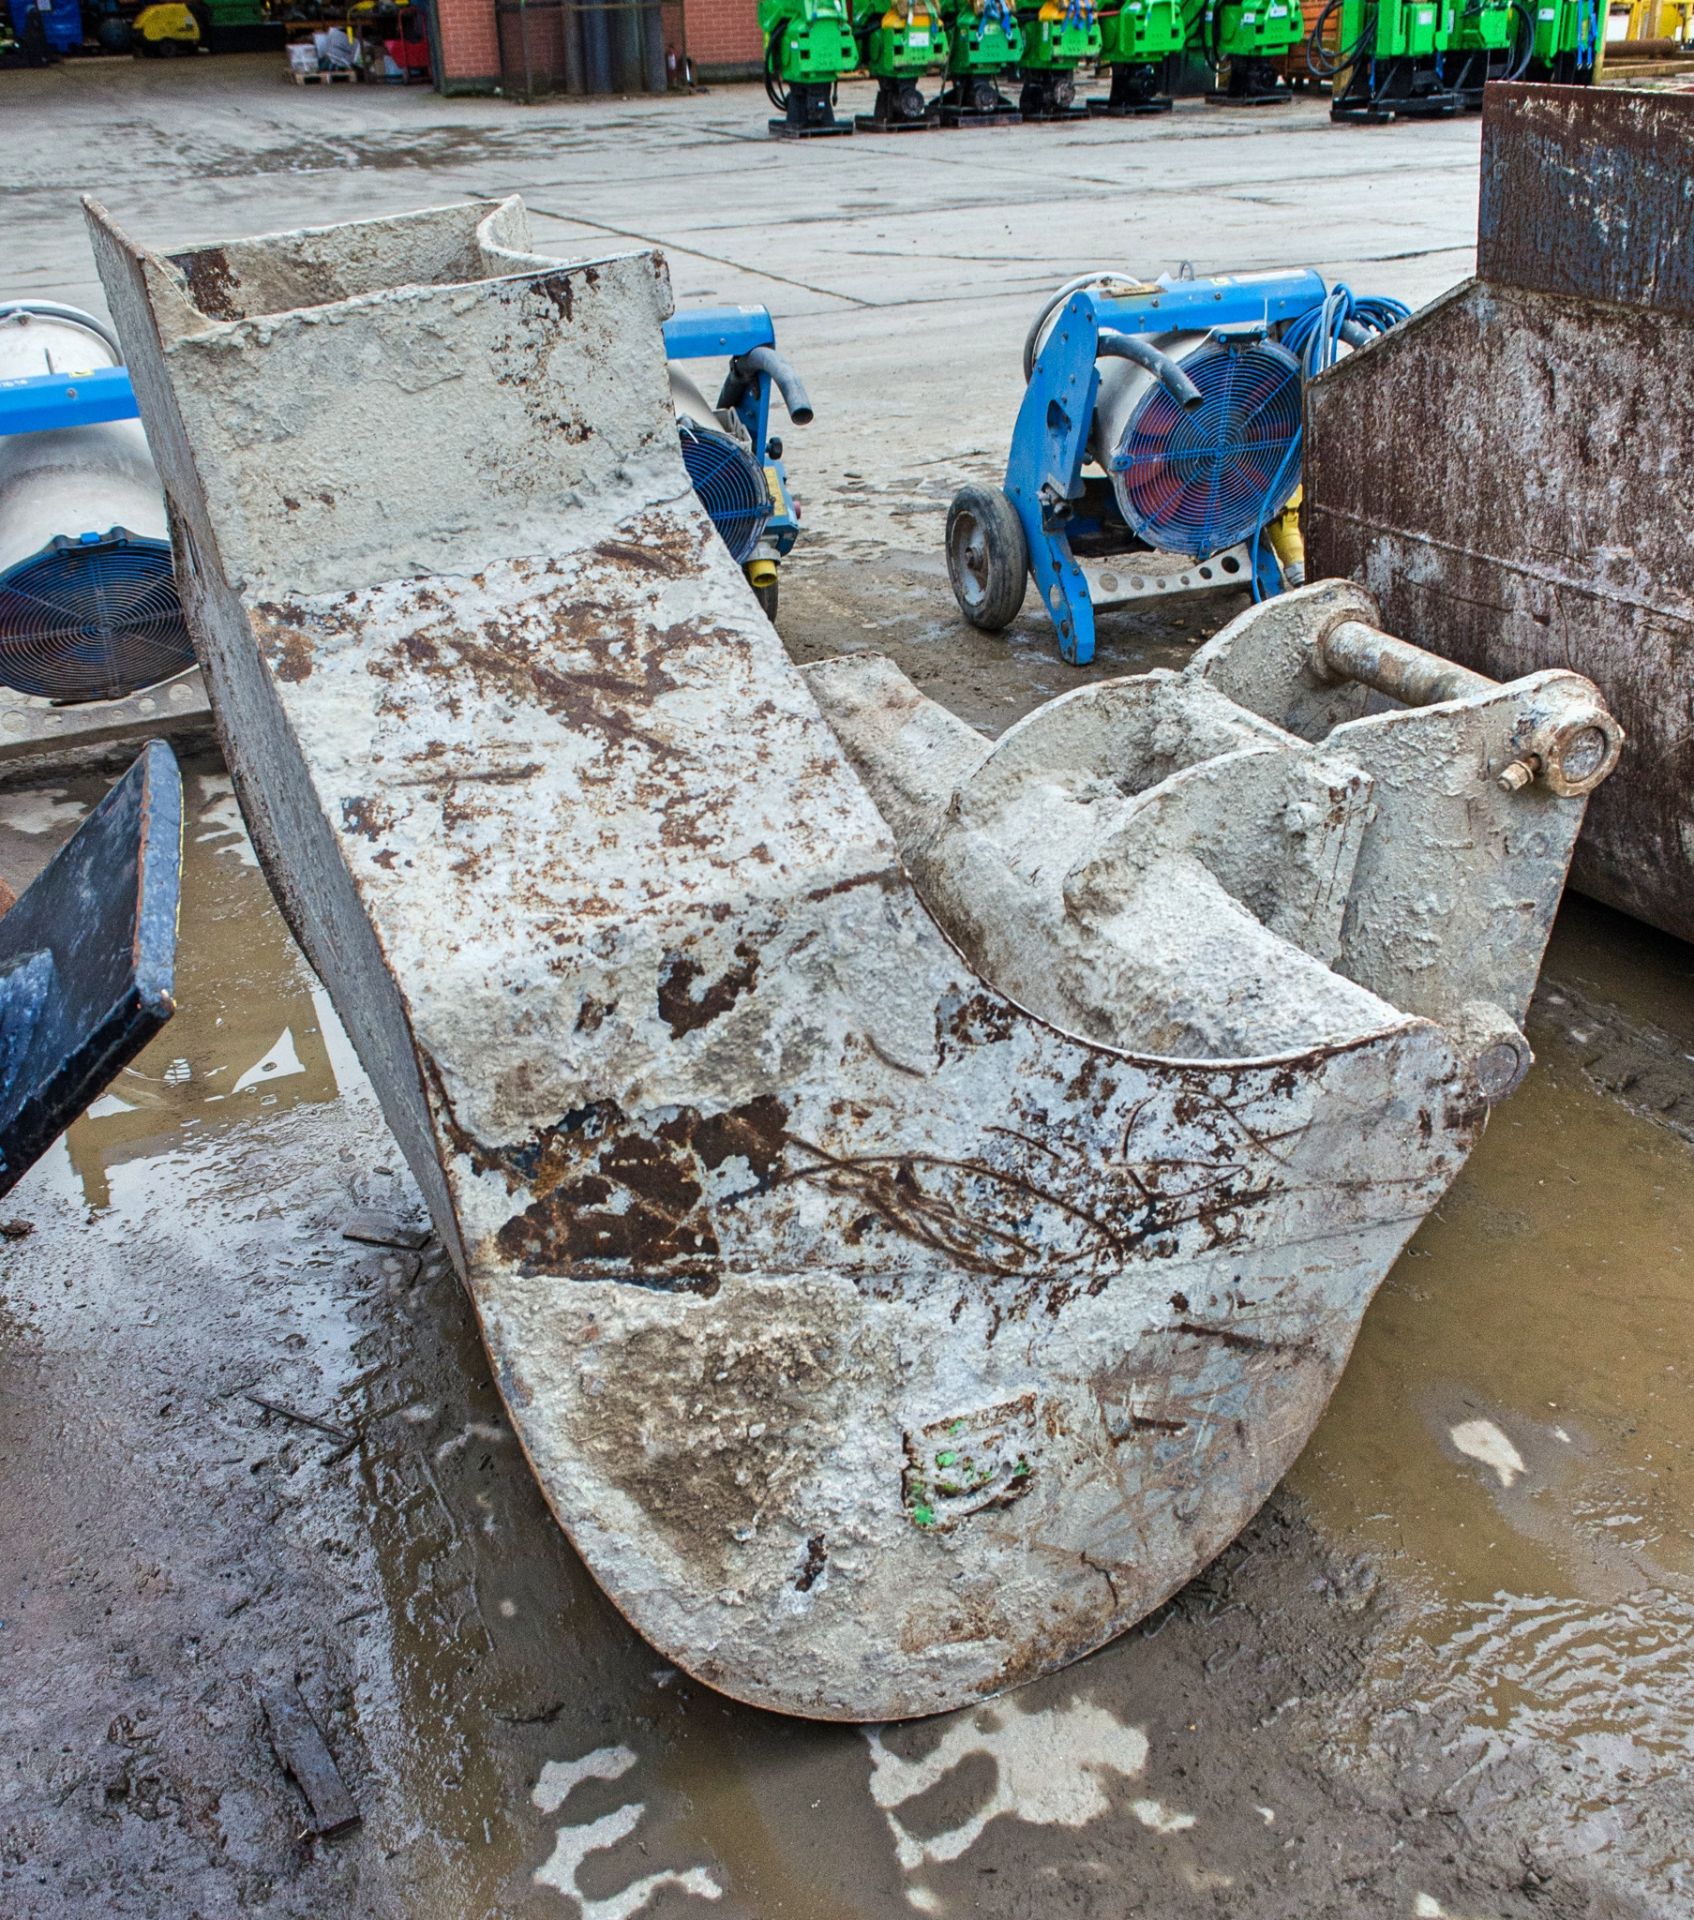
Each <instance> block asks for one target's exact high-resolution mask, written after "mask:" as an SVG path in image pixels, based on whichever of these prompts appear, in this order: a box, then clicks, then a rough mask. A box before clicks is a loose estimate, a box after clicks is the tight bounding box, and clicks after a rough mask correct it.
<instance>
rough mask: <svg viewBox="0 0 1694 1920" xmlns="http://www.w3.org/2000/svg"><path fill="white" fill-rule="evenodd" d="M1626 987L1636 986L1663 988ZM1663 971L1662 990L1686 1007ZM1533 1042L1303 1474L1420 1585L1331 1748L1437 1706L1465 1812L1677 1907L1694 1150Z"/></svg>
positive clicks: (1349, 1530) (1692, 1559) (1458, 1802)
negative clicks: (1512, 1093)
mask: <svg viewBox="0 0 1694 1920" xmlns="http://www.w3.org/2000/svg"><path fill="white" fill-rule="evenodd" d="M1652 938H1653V937H1652V936H1648V939H1649V940H1651V939H1652ZM1620 976H1622V977H1620V979H1619V981H1617V982H1615V983H1614V988H1615V989H1621V991H1618V993H1617V997H1618V998H1619V999H1622V998H1623V997H1625V995H1626V994H1628V993H1630V992H1632V991H1633V992H1638V993H1642V994H1645V992H1646V988H1647V987H1648V986H1649V985H1650V980H1649V979H1645V978H1643V979H1637V980H1636V981H1635V982H1633V983H1630V982H1629V981H1628V980H1627V970H1626V969H1622V968H1620ZM1659 984H1660V993H1659V996H1658V998H1657V1000H1656V1001H1651V1000H1648V1001H1647V1002H1646V1004H1652V1005H1654V1006H1656V1008H1657V1010H1658V1011H1659V1013H1660V1017H1661V1020H1663V1019H1665V1018H1666V1017H1667V1015H1668V1017H1669V1019H1671V1020H1672V1021H1674V1020H1676V1019H1677V1018H1678V1017H1680V1016H1679V1013H1678V1011H1677V998H1676V996H1675V995H1674V994H1672V995H1668V996H1667V995H1666V994H1665V993H1664V992H1663V987H1664V984H1665V983H1664V980H1663V977H1662V976H1661V978H1660V983H1659ZM1532 1038H1533V1039H1534V1040H1535V1043H1536V1045H1537V1049H1538V1051H1539V1052H1540V1053H1541V1055H1542V1060H1541V1064H1539V1065H1538V1066H1537V1067H1536V1068H1535V1069H1534V1071H1533V1072H1532V1073H1531V1075H1530V1078H1529V1080H1528V1081H1527V1082H1526V1084H1525V1085H1524V1087H1523V1089H1522V1090H1521V1091H1520V1092H1519V1094H1518V1095H1517V1096H1516V1097H1515V1098H1514V1099H1513V1100H1512V1101H1510V1102H1508V1103H1507V1104H1506V1105H1505V1106H1504V1107H1502V1108H1501V1109H1500V1110H1499V1111H1498V1112H1497V1113H1496V1114H1495V1115H1494V1117H1493V1119H1492V1121H1491V1123H1490V1125H1489V1129H1488V1132H1487V1134H1486V1135H1485V1137H1484V1139H1483V1140H1482V1142H1481V1144H1480V1145H1479V1147H1478V1148H1477V1150H1476V1153H1475V1154H1474V1155H1473V1157H1472V1159H1471V1161H1470V1164H1469V1165H1468V1166H1467V1168H1466V1169H1465V1171H1464V1173H1463V1174H1462V1175H1461V1176H1460V1178H1459V1180H1458V1182H1457V1183H1456V1185H1455V1187H1454V1189H1453V1191H1452V1192H1451V1193H1450V1194H1449V1195H1448V1197H1447V1199H1446V1200H1445V1201H1444V1202H1443V1204H1442V1206H1441V1207H1440V1208H1439V1209H1438V1210H1437V1212H1436V1213H1435V1214H1434V1215H1433V1216H1432V1217H1431V1218H1430V1219H1429V1220H1428V1221H1426V1223H1425V1224H1424V1226H1423V1228H1422V1229H1421V1230H1420V1231H1419V1233H1418V1234H1417V1235H1416V1236H1415V1237H1414V1239H1413V1241H1412V1243H1411V1245H1410V1246H1409V1248H1408V1249H1407V1252H1406V1255H1405V1256H1404V1258H1403V1259H1402V1260H1401V1261H1400V1263H1399V1265H1398V1266H1397V1267H1396V1268H1395V1270H1394V1272H1393V1273H1392V1274H1391V1276H1390V1277H1389V1279H1388V1281H1387V1283H1386V1285H1385V1286H1384V1287H1383V1289H1382V1291H1381V1293H1380V1294H1379V1295H1378V1297H1377V1299H1376V1301H1375V1303H1374V1304H1373V1306H1372V1307H1371V1310H1370V1312H1369V1313H1368V1314H1367V1316H1366V1319H1365V1323H1364V1327H1363V1329H1362V1331H1361V1334H1360V1337H1359V1342H1358V1346H1357V1348H1356V1349H1355V1352H1354V1355H1353V1358H1352V1360H1351V1362H1350V1363H1349V1366H1348V1368H1347V1371H1346V1373H1345V1374H1344V1376H1343V1378H1342V1381H1341V1384H1340V1387H1339V1389H1338V1390H1337V1392H1336V1395H1335V1397H1334V1399H1333V1401H1332V1402H1331V1404H1330V1407H1329V1410H1328V1412H1327V1413H1326V1415H1325V1417H1324V1419H1323V1421H1322V1422H1321V1423H1320V1425H1319V1427H1318V1429H1317V1432H1316V1434H1315V1435H1314V1436H1313V1440H1312V1443H1311V1445H1310V1446H1309V1447H1308V1449H1307V1451H1306V1453H1305V1455H1304V1456H1303V1457H1302V1459H1301V1460H1300V1462H1299V1463H1298V1465H1297V1466H1296V1468H1295V1471H1294V1473H1293V1475H1292V1476H1291V1484H1292V1486H1293V1487H1294V1488H1295V1490H1296V1491H1298V1492H1299V1493H1300V1494H1302V1495H1303V1496H1304V1498H1305V1499H1306V1501H1307V1502H1308V1503H1309V1505H1310V1507H1311V1509H1312V1510H1313V1511H1314V1512H1315V1513H1316V1514H1317V1516H1318V1517H1319V1519H1320V1521H1321V1522H1322V1524H1323V1525H1324V1526H1325V1527H1326V1528H1328V1529H1332V1530H1333V1531H1334V1533H1335V1534H1336V1535H1337V1536H1338V1537H1340V1538H1342V1539H1345V1540H1350V1541H1354V1542H1359V1543H1363V1544H1364V1545H1365V1546H1366V1547H1367V1548H1368V1549H1369V1550H1370V1551H1371V1552H1372V1554H1373V1556H1375V1557H1378V1558H1380V1560H1381V1561H1382V1562H1383V1563H1385V1565H1386V1566H1387V1568H1388V1569H1389V1574H1390V1584H1391V1586H1393V1587H1394V1588H1396V1589H1397V1590H1398V1591H1399V1593H1400V1596H1401V1599H1402V1602H1403V1604H1402V1608H1401V1624H1400V1628H1399V1630H1398V1631H1397V1632H1395V1633H1392V1634H1390V1635H1388V1636H1386V1637H1385V1638H1384V1639H1383V1640H1382V1641H1381V1642H1380V1643H1379V1645H1378V1647H1377V1649H1376V1652H1375V1657H1374V1659H1373V1661H1372V1663H1371V1666H1370V1668H1369V1670H1368V1671H1367V1673H1366V1674H1365V1676H1364V1679H1363V1686H1362V1689H1361V1703H1360V1709H1359V1711H1357V1712H1356V1713H1354V1714H1352V1715H1350V1716H1345V1717H1344V1718H1343V1719H1341V1720H1340V1721H1338V1722H1337V1724H1336V1727H1335V1732H1334V1737H1335V1739H1336V1741H1337V1743H1338V1745H1339V1747H1340V1748H1341V1749H1342V1750H1343V1751H1345V1752H1348V1753H1351V1754H1353V1755H1355V1756H1359V1757H1364V1756H1365V1755H1366V1753H1367V1749H1368V1748H1369V1747H1370V1745H1371V1743H1372V1742H1373V1741H1375V1740H1376V1739H1377V1738H1378V1737H1379V1736H1380V1734H1381V1732H1382V1730H1383V1728H1384V1727H1385V1726H1389V1727H1393V1726H1395V1725H1398V1726H1399V1727H1401V1728H1404V1727H1407V1726H1409V1725H1411V1724H1413V1723H1414V1722H1415V1723H1419V1724H1421V1725H1422V1726H1423V1727H1424V1728H1426V1729H1427V1732H1426V1733H1425V1734H1424V1735H1423V1738H1424V1739H1426V1740H1430V1739H1433V1741H1434V1742H1435V1744H1436V1745H1437V1747H1438V1749H1439V1748H1444V1749H1445V1751H1446V1752H1447V1753H1448V1755H1449V1756H1450V1757H1451V1759H1452V1762H1453V1766H1454V1771H1453V1772H1452V1773H1451V1775H1450V1777H1449V1778H1448V1779H1447V1780H1446V1781H1445V1782H1444V1785H1443V1788H1442V1792H1443V1796H1444V1799H1445V1801H1446V1804H1447V1805H1449V1806H1451V1807H1453V1808H1454V1809H1455V1810H1458V1811H1460V1812H1462V1813H1463V1815H1464V1817H1465V1818H1467V1819H1468V1820H1471V1821H1473V1822H1487V1821H1490V1820H1499V1819H1502V1818H1509V1819H1511V1820H1512V1821H1514V1822H1516V1823H1517V1824H1518V1826H1519V1830H1520V1832H1521V1833H1522V1834H1523V1835H1524V1838H1523V1839H1522V1841H1521V1844H1522V1846H1523V1847H1525V1848H1526V1849H1527V1850H1528V1853H1527V1854H1526V1857H1531V1856H1533V1857H1542V1856H1541V1855H1540V1854H1539V1853H1538V1851H1537V1850H1541V1849H1544V1850H1546V1852H1547V1853H1548V1854H1550V1855H1551V1856H1552V1857H1562V1858H1564V1859H1566V1860H1570V1859H1582V1860H1587V1859H1593V1860H1595V1861H1601V1860H1603V1861H1604V1863H1605V1872H1606V1874H1607V1875H1608V1876H1610V1875H1618V1876H1620V1877H1621V1882H1622V1884H1625V1885H1631V1886H1633V1887H1635V1888H1637V1889H1639V1890H1641V1891H1642V1892H1643V1893H1644V1894H1646V1895H1648V1896H1650V1897H1655V1898H1658V1899H1669V1900H1671V1901H1672V1902H1679V1901H1681V1900H1682V1899H1684V1898H1685V1897H1686V1896H1687V1895H1688V1894H1689V1893H1690V1892H1691V1891H1694V1879H1691V1878H1690V1877H1689V1876H1690V1870H1689V1867H1688V1845H1687V1841H1688V1835H1689V1833H1690V1831H1694V1803H1691V1800H1690V1796H1689V1792H1688V1787H1687V1782H1688V1779H1689V1777H1690V1764H1691V1763H1694V1499H1691V1497H1690V1494H1691V1489H1694V1391H1691V1388H1694V1379H1691V1375H1694V1354H1691V1352H1690V1344H1689V1338H1688V1329H1689V1327H1690V1326H1691V1325H1694V1146H1691V1145H1690V1143H1689V1142H1688V1141H1687V1140H1686V1139H1684V1138H1682V1137H1680V1136H1679V1135H1678V1133H1676V1132H1675V1131H1673V1130H1672V1129H1671V1128H1670V1127H1667V1126H1664V1125H1661V1124H1658V1123H1656V1122H1655V1121H1653V1120H1650V1119H1647V1118H1644V1117H1642V1116H1641V1115H1638V1114H1636V1113H1632V1112H1631V1111H1629V1110H1628V1109H1627V1108H1626V1107H1625V1106H1623V1105H1621V1104H1619V1102H1618V1101H1617V1100H1615V1099H1608V1098H1606V1097H1605V1096H1604V1095H1602V1094H1601V1093H1600V1092H1598V1091H1597V1090H1596V1089H1595V1088H1594V1087H1593V1086H1592V1085H1591V1084H1590V1083H1589V1081H1588V1079H1587V1078H1586V1077H1585V1074H1584V1068H1585V1066H1586V1064H1587V1062H1586V1059H1585V1054H1584V1046H1585V1038H1584V1036H1583V1034H1581V1033H1580V1032H1578V1033H1576V1034H1574V1035H1572V1034H1567V1033H1565V1032H1562V1031H1560V1030H1559V1029H1558V1028H1556V1027H1555V1026H1554V1025H1553V1024H1552V1023H1551V1022H1550V1021H1549V1020H1548V1019H1546V1018H1545V1017H1543V1019H1542V1020H1541V1022H1540V1023H1539V1025H1537V1026H1536V1028H1535V1030H1534V1031H1533V1032H1532ZM1365 1701H1368V1702H1369V1706H1368V1708H1367V1707H1365V1706H1364V1704H1363V1703H1364V1702H1365ZM1391 1737H1392V1736H1391ZM1408 1737H1409V1736H1408ZM1649 1910H1650V1911H1652V1912H1655V1913H1657V1912H1660V1911H1665V1912H1669V1911H1672V1910H1673V1908H1672V1907H1664V1908H1661V1907H1659V1906H1658V1905H1656V1904H1655V1905H1653V1906H1652V1907H1651V1908H1650V1909H1649Z"/></svg>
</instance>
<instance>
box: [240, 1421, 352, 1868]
mask: <svg viewBox="0 0 1694 1920" xmlns="http://www.w3.org/2000/svg"><path fill="white" fill-rule="evenodd" d="M291 1417H294V1418H298V1416H291ZM259 1705H260V1708H261V1709H262V1711H263V1713H264V1716H265V1728H266V1731H267V1732H268V1734H269V1735H270V1742H271V1751H272V1752H273V1753H275V1755H276V1757H277V1762H278V1764H279V1765H280V1766H281V1768H282V1770H283V1772H284V1773H286V1774H287V1775H288V1776H289V1777H290V1778H291V1779H292V1780H293V1781H294V1783H295V1785H296V1786H298V1787H299V1789H300V1791H301V1792H302V1793H303V1794H304V1795H305V1796H306V1805H307V1806H308V1807H309V1808H310V1809H311V1816H312V1831H313V1832H314V1833H315V1834H317V1835H318V1836H319V1837H320V1838H321V1839H325V1840H333V1839H334V1838H335V1837H336V1835H337V1834H342V1833H347V1832H350V1831H351V1830H352V1829H353V1828H354V1827H356V1826H357V1825H358V1824H359V1822H360V1820H361V1819H362V1818H363V1816H362V1815H361V1814H360V1812H359V1806H358V1802H357V1801H356V1800H355V1799H354V1798H353V1796H352V1794H350V1793H349V1792H348V1791H347V1783H346V1781H344V1780H343V1779H342V1777H341V1770H340V1769H339V1768H338V1767H337V1766H336V1764H335V1755H334V1754H332V1753H331V1752H330V1750H329V1746H328V1743H327V1742H326V1741H325V1739H324V1737H323V1734H322V1733H321V1732H320V1731H319V1729H318V1723H317V1722H316V1721H315V1720H314V1719H313V1718H312V1714H311V1709H310V1708H309V1707H308V1706H307V1705H306V1703H305V1701H304V1700H302V1699H301V1697H300V1690H299V1688H298V1687H294V1686H290V1685H288V1684H286V1683H285V1684H283V1685H282V1686H277V1687H266V1688H265V1689H264V1691H263V1692H262V1693H261V1694H260V1695H259Z"/></svg>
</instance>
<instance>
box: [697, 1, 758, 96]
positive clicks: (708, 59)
mask: <svg viewBox="0 0 1694 1920" xmlns="http://www.w3.org/2000/svg"><path fill="white" fill-rule="evenodd" d="M685 3H686V8H687V17H688V57H689V59H690V60H691V61H693V63H694V73H695V77H696V78H697V79H701V80H711V79H728V78H730V77H731V76H733V75H736V74H743V73H746V74H752V73H757V72H758V71H759V69H760V67H761V65H762V64H763V58H764V55H763V49H762V47H761V44H760V40H759V9H758V0H685Z"/></svg>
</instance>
